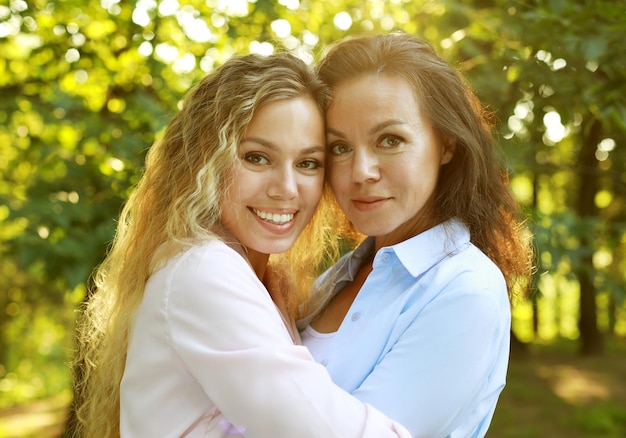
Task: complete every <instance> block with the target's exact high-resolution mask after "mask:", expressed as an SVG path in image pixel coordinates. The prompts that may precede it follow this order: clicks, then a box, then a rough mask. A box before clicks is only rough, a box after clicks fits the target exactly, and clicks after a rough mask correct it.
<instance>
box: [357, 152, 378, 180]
mask: <svg viewBox="0 0 626 438" xmlns="http://www.w3.org/2000/svg"><path fill="white" fill-rule="evenodd" d="M352 179H353V181H354V182H357V183H364V182H372V181H377V180H379V179H380V168H379V163H378V158H377V157H376V155H375V154H374V153H373V152H372V151H370V150H369V149H365V148H364V149H359V150H357V151H355V154H354V158H353V161H352Z"/></svg>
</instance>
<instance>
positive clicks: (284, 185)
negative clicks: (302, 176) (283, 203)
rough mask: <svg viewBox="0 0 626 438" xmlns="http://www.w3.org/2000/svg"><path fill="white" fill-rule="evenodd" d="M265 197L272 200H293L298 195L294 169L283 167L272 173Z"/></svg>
mask: <svg viewBox="0 0 626 438" xmlns="http://www.w3.org/2000/svg"><path fill="white" fill-rule="evenodd" d="M267 195H268V196H269V197H270V198H273V199H284V200H287V199H293V198H295V197H296V196H297V195H298V181H297V175H296V172H295V171H294V169H292V168H291V167H285V168H284V169H277V170H276V172H273V176H272V181H271V183H270V185H269V187H268V190H267Z"/></svg>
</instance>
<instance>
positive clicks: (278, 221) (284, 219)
mask: <svg viewBox="0 0 626 438" xmlns="http://www.w3.org/2000/svg"><path fill="white" fill-rule="evenodd" d="M252 211H253V212H254V214H256V215H257V216H258V217H259V218H261V219H263V220H264V221H266V222H269V223H271V224H275V225H284V224H286V223H289V222H291V221H292V220H293V217H294V213H272V212H269V211H263V210H258V209H256V208H253V209H252Z"/></svg>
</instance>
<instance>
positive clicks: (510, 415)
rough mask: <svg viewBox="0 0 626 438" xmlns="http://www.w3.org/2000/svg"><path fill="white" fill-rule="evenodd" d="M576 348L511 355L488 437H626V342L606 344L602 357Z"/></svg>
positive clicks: (563, 345) (535, 347)
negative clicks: (584, 354)
mask: <svg viewBox="0 0 626 438" xmlns="http://www.w3.org/2000/svg"><path fill="white" fill-rule="evenodd" d="M577 348H578V344H577V343H576V342H564V341H561V342H559V343H555V344H546V345H541V344H532V345H531V346H530V348H529V351H528V355H527V356H526V357H519V356H513V358H512V360H511V364H510V366H509V375H508V384H507V386H506V388H505V389H504V392H503V393H502V395H501V398H500V402H499V403H498V407H497V408H496V413H495V415H494V419H493V423H492V425H491V428H490V431H489V433H488V434H487V437H488V438H522V437H523V438H529V437H549V438H565V437H567V438H583V437H584V438H624V437H626V339H624V338H621V339H607V340H606V349H607V351H606V353H605V355H604V356H602V357H580V356H579V355H578V354H577V353H576V349H577Z"/></svg>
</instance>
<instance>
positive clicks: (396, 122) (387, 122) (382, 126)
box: [326, 119, 406, 137]
mask: <svg viewBox="0 0 626 438" xmlns="http://www.w3.org/2000/svg"><path fill="white" fill-rule="evenodd" d="M395 125H406V122H403V121H402V120H398V119H391V120H385V121H384V122H381V123H379V124H377V125H375V126H373V127H372V128H371V129H370V130H369V131H368V134H369V135H373V134H376V133H377V132H380V131H382V130H383V129H385V128H388V127H389V126H395ZM326 133H327V134H333V135H336V136H337V137H343V136H344V134H343V133H342V132H341V131H339V130H337V129H333V128H330V127H327V128H326Z"/></svg>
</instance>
